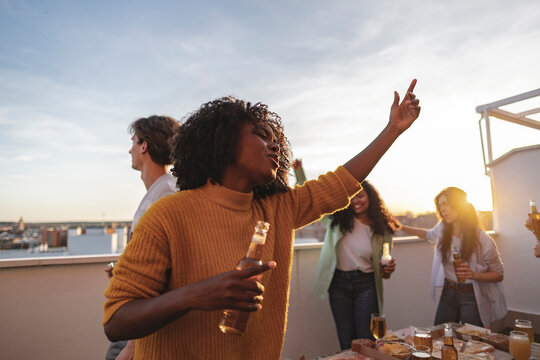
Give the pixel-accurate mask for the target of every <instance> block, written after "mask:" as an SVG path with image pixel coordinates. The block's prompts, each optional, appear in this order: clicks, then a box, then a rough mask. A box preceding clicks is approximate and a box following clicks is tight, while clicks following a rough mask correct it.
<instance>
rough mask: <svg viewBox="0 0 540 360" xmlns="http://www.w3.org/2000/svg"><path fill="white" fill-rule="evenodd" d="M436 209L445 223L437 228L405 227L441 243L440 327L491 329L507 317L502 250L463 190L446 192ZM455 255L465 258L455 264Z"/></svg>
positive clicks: (436, 278)
mask: <svg viewBox="0 0 540 360" xmlns="http://www.w3.org/2000/svg"><path fill="white" fill-rule="evenodd" d="M435 206H436V208H437V216H438V217H439V219H441V220H440V222H439V223H438V224H437V225H436V226H435V227H434V228H433V229H431V230H427V229H422V228H416V227H411V226H406V225H402V228H401V229H402V230H403V231H405V232H408V233H410V234H412V235H416V236H418V237H420V238H423V239H426V240H428V241H430V242H432V243H434V244H435V252H434V257H433V268H432V274H431V298H432V300H434V299H435V288H436V287H442V288H443V289H442V293H441V298H440V300H439V306H438V307H437V312H436V314H435V325H438V324H442V323H446V322H464V323H469V324H473V325H478V326H485V327H490V326H491V323H492V322H493V321H495V320H498V319H500V318H502V317H503V316H504V315H506V301H505V298H504V292H503V289H502V285H501V282H502V280H503V278H504V275H503V273H504V270H503V263H502V260H501V256H500V255H499V251H498V249H497V245H496V244H495V241H493V239H492V238H491V237H490V236H489V235H488V234H486V233H485V232H484V231H483V230H482V229H481V228H480V223H479V220H478V215H477V214H476V210H475V208H474V206H473V205H472V204H471V203H470V202H469V201H467V194H466V193H465V191H463V190H461V189H459V188H457V187H448V188H446V189H443V190H442V191H441V192H440V193H439V194H438V195H437V196H436V197H435ZM454 254H455V255H454ZM454 256H456V257H458V258H459V259H457V262H456V263H455V264H454ZM454 265H456V266H455V267H454Z"/></svg>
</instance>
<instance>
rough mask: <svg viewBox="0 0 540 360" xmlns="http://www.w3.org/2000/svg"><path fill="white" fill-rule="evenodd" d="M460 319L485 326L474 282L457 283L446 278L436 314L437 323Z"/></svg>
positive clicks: (458, 320)
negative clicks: (479, 310)
mask: <svg viewBox="0 0 540 360" xmlns="http://www.w3.org/2000/svg"><path fill="white" fill-rule="evenodd" d="M460 321H461V322H463V323H469V324H472V325H477V326H484V325H483V324H482V319H481V318H480V313H479V312H478V304H477V303H476V298H475V297H474V288H473V286H472V284H456V283H453V282H449V281H446V280H445V282H444V287H443V290H442V293H441V299H440V300H439V306H438V307H437V313H436V314H435V325H439V324H444V323H446V322H457V323H458V322H460Z"/></svg>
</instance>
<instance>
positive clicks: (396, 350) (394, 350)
mask: <svg viewBox="0 0 540 360" xmlns="http://www.w3.org/2000/svg"><path fill="white" fill-rule="evenodd" d="M375 344H376V345H377V350H378V351H380V352H382V353H385V354H388V355H390V356H393V357H396V358H398V359H400V360H409V358H410V357H411V353H412V350H413V346H412V344H407V343H404V342H402V341H393V340H385V339H379V340H377V341H376V342H375Z"/></svg>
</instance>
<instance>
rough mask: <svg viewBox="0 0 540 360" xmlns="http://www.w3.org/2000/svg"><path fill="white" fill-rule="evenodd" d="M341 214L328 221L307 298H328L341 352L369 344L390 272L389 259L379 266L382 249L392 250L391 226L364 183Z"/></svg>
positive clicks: (371, 189) (374, 192) (373, 191)
mask: <svg viewBox="0 0 540 360" xmlns="http://www.w3.org/2000/svg"><path fill="white" fill-rule="evenodd" d="M362 188H363V189H362V191H360V192H359V193H358V194H356V196H355V197H353V198H352V199H351V204H350V205H349V206H348V207H347V208H346V209H344V210H341V211H338V212H336V213H334V214H332V215H330V216H329V217H328V218H327V219H325V220H326V221H327V222H329V225H328V229H327V231H326V235H325V238H324V245H323V248H322V250H321V256H320V258H319V264H318V266H317V271H316V272H315V277H314V280H313V286H312V292H313V293H315V294H316V295H318V296H319V297H321V298H324V296H325V294H326V292H328V294H329V296H330V308H331V310H332V315H333V316H334V321H335V323H336V329H337V333H338V338H339V344H340V346H341V349H342V350H345V349H348V348H350V347H351V342H352V341H353V340H354V339H370V338H373V337H372V335H371V331H370V320H371V314H372V313H378V312H382V304H383V284H382V279H383V278H385V279H388V278H390V275H391V274H392V273H393V272H394V270H395V261H394V259H392V260H391V261H390V262H389V263H388V264H387V265H386V266H381V263H380V259H381V256H382V253H383V246H384V244H388V245H387V246H389V248H391V247H392V235H393V234H394V231H395V230H396V229H397V228H398V222H397V220H396V219H395V218H394V217H393V216H392V214H390V213H389V212H388V210H387V209H386V207H385V206H384V202H383V200H382V199H381V197H380V196H379V193H378V192H377V190H376V189H375V188H374V187H373V185H371V184H370V183H369V182H368V181H367V180H365V181H364V182H362Z"/></svg>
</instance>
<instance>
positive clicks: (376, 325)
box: [370, 313, 386, 340]
mask: <svg viewBox="0 0 540 360" xmlns="http://www.w3.org/2000/svg"><path fill="white" fill-rule="evenodd" d="M370 329H371V335H373V337H374V338H375V339H377V340H378V339H381V338H382V337H384V334H386V318H385V316H384V314H381V313H373V314H371V324H370Z"/></svg>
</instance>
